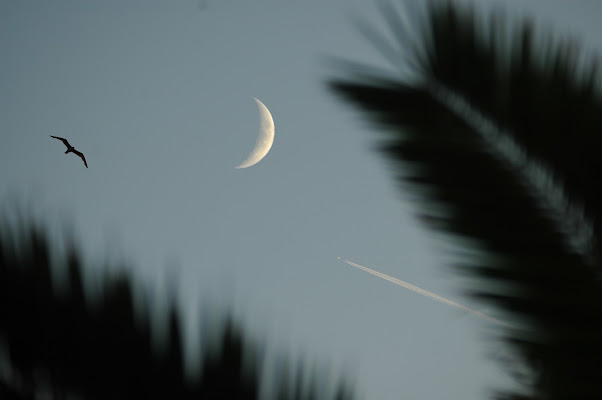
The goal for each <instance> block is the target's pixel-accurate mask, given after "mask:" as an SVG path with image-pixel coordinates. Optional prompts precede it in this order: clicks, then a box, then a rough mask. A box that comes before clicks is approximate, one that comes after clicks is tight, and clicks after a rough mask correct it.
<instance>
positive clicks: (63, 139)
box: [50, 135, 71, 148]
mask: <svg viewBox="0 0 602 400" xmlns="http://www.w3.org/2000/svg"><path fill="white" fill-rule="evenodd" d="M50 137H51V138H55V139H58V140H60V141H61V142H63V144H64V145H65V146H67V148H69V147H71V145H70V144H69V142H68V141H67V139H65V138H62V137H58V136H52V135H50Z"/></svg>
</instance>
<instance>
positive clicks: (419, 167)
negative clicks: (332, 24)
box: [329, 1, 602, 399]
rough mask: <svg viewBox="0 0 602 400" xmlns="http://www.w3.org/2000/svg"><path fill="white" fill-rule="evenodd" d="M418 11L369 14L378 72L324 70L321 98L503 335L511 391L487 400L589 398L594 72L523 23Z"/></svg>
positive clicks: (595, 250) (595, 277)
mask: <svg viewBox="0 0 602 400" xmlns="http://www.w3.org/2000/svg"><path fill="white" fill-rule="evenodd" d="M425 3H427V4H428V6H426V7H425V8H424V9H421V10H418V9H415V10H414V11H416V13H408V12H407V11H408V10H409V9H408V8H405V9H399V8H396V6H395V5H393V4H391V3H381V8H382V15H383V16H384V20H385V21H386V24H387V31H388V32H385V33H381V32H379V31H378V30H377V29H373V28H372V27H371V26H370V25H369V24H365V23H363V22H362V23H360V28H361V29H362V32H363V33H364V35H365V36H366V37H367V38H368V39H369V40H370V41H371V42H372V44H373V45H374V46H375V47H376V48H378V49H379V50H380V51H381V52H382V53H383V55H384V56H385V58H386V59H387V60H389V61H390V62H392V63H393V64H394V67H395V68H393V70H392V71H389V70H383V71H380V72H378V71H377V70H376V69H375V68H374V67H368V66H366V67H363V66H361V65H358V64H357V63H352V62H345V61H343V62H339V64H338V65H339V67H341V69H340V71H343V72H344V73H345V74H346V75H347V77H344V78H341V77H337V78H334V79H331V80H330V81H329V87H330V89H331V90H332V91H333V92H334V93H336V94H337V95H339V96H341V97H342V98H343V99H344V100H346V101H348V102H349V103H351V104H352V105H354V106H356V107H357V108H358V109H359V110H361V111H362V112H363V113H364V115H365V116H366V117H367V118H368V119H369V120H370V121H371V122H372V123H373V124H374V125H375V126H377V127H379V128H382V129H380V130H382V131H385V136H384V139H382V134H379V135H381V136H379V139H380V142H379V148H380V150H381V151H382V152H383V153H384V154H385V155H386V156H387V159H388V160H389V161H390V163H391V166H392V170H393V171H394V173H395V174H396V177H397V178H398V182H399V184H400V188H401V189H402V192H403V193H404V194H405V195H406V196H407V195H409V194H412V195H413V196H415V198H417V199H418V201H417V202H416V208H417V210H418V211H419V215H420V218H421V219H422V220H423V221H424V222H425V223H426V224H427V226H428V227H430V228H432V229H434V230H436V231H439V232H445V233H446V235H445V237H447V238H449V239H450V240H453V241H454V242H455V243H456V244H457V249H458V254H460V255H461V257H458V258H456V259H455V261H453V262H452V264H453V266H454V267H456V268H459V269H460V271H462V272H464V273H467V274H468V276H471V277H473V278H477V282H479V284H478V285H475V286H474V287H471V288H469V289H468V290H469V293H470V294H472V295H473V296H476V297H477V298H478V299H481V300H484V301H486V302H488V303H489V304H491V305H493V306H495V307H496V309H497V310H498V313H499V314H501V315H503V318H504V319H506V320H507V321H508V322H510V323H511V327H509V328H507V329H504V330H501V331H499V335H500V337H502V338H503V339H504V340H505V342H506V343H507V344H508V346H507V348H506V349H507V352H508V353H509V354H511V355H512V356H510V357H508V358H509V359H510V360H512V361H511V362H509V363H508V364H507V367H508V368H509V369H510V371H511V372H513V373H514V374H516V376H520V377H521V379H520V383H521V385H520V389H519V390H517V391H513V392H508V391H506V392H499V393H496V396H498V397H500V398H509V399H567V398H571V399H595V398H602V283H601V281H600V271H601V261H600V254H599V247H600V240H601V239H602V237H601V236H600V234H601V229H600V228H601V221H602V220H601V219H600V218H599V217H598V216H599V215H601V211H602V179H601V178H602V177H601V176H600V174H601V173H602V136H601V133H602V100H601V99H602V96H601V92H600V82H599V76H598V63H597V61H596V59H594V58H593V56H591V55H590V56H586V55H585V53H584V52H583V51H582V50H580V48H579V46H578V44H577V42H576V41H575V40H573V39H570V38H566V37H562V36H557V35H554V34H553V33H552V32H549V31H546V30H545V29H541V28H540V27H538V26H536V25H535V24H534V23H533V22H532V21H531V20H529V19H527V18H525V19H519V18H518V17H517V18H515V19H513V20H510V19H508V15H507V14H505V13H503V12H501V10H500V9H497V10H494V11H492V12H491V14H490V15H487V14H486V13H483V12H481V11H479V10H477V9H476V8H475V7H474V6H470V5H467V4H466V3H459V2H451V1H437V2H434V1H433V2H425ZM575 7H577V4H575ZM421 12H422V13H421ZM412 22H414V23H416V26H415V27H412V26H411V24H412ZM388 37H391V38H393V39H392V40H390V39H387V38H388ZM454 238H455V239H454ZM456 239H461V240H456ZM458 260H459V261H458Z"/></svg>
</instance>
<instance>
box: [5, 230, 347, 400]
mask: <svg viewBox="0 0 602 400" xmlns="http://www.w3.org/2000/svg"><path fill="white" fill-rule="evenodd" d="M17 225H18V226H14V225H11V224H8V223H5V224H4V226H2V229H0V232H1V233H0V398H1V399H2V400H5V399H34V398H49V399H63V398H72V397H73V396H75V397H73V398H83V399H154V398H161V399H188V398H190V399H192V398H194V399H201V398H202V399H257V398H259V391H260V387H261V382H262V371H263V370H262V368H263V366H262V358H261V354H260V349H261V348H262V347H261V346H260V345H259V344H258V343H253V342H252V341H251V340H250V339H248V337H247V335H246V334H245V332H244V331H243V330H242V329H241V328H240V327H239V324H238V323H236V321H234V318H232V317H228V316H227V315H224V318H223V319H222V320H221V321H220V322H218V323H216V324H215V325H218V326H212V327H210V329H211V330H212V331H213V332H215V334H214V335H213V336H216V337H217V339H216V340H213V341H211V340H208V341H207V342H206V343H203V344H202V346H201V348H204V349H205V351H204V352H203V354H201V355H200V357H201V360H202V368H201V371H200V373H198V375H197V376H193V377H190V376H189V374H188V375H187V373H186V371H185V370H184V366H183V358H184V354H183V352H184V351H185V350H184V348H183V345H182V341H181V332H180V327H181V326H182V324H183V321H182V320H181V317H180V314H179V313H178V311H177V310H176V308H175V307H173V306H171V308H170V310H169V315H168V316H167V318H166V319H165V321H168V325H169V326H168V329H167V334H166V335H165V336H166V337H165V340H164V341H163V343H160V345H157V343H153V336H152V333H151V319H150V316H149V315H148V311H144V309H140V308H139V307H138V308H137V307H135V305H134V301H133V300H134V299H133V293H132V282H131V280H130V279H129V278H128V277H126V276H125V275H121V276H117V277H113V278H112V279H106V281H105V282H103V283H101V286H102V291H101V292H102V293H101V294H100V296H97V297H98V298H97V299H93V300H91V296H90V295H89V293H85V290H84V285H83V282H82V257H81V255H80V254H78V252H77V250H76V247H75V246H74V245H70V246H68V248H67V251H66V257H64V261H63V262H59V263H58V265H53V266H51V264H52V262H51V259H52V257H53V256H56V254H57V252H56V251H53V249H52V247H51V241H50V240H49V238H48V235H47V234H46V233H45V232H44V230H43V229H41V228H39V227H37V226H35V225H34V224H33V223H27V222H21V223H19V224H17ZM63 264H64V265H63ZM52 268H58V269H61V268H65V269H66V270H67V271H68V282H67V285H66V286H67V288H66V289H65V290H60V289H59V288H57V286H60V285H56V282H55V283H53V277H52V276H51V275H52ZM199 340H201V339H199ZM302 364H303V363H302V362H299V366H298V368H297V369H295V368H293V367H292V366H291V365H290V363H287V362H284V363H283V365H282V366H281V368H280V369H279V370H278V371H277V372H276V373H275V376H273V377H272V383H271V384H270V387H268V388H267V389H268V390H269V391H271V392H272V393H276V397H277V398H278V399H282V400H289V399H290V400H302V399H303V400H310V399H337V400H343V399H351V398H352V397H353V396H352V393H351V390H350V388H349V386H348V385H347V384H346V383H344V382H343V381H342V380H341V381H340V382H339V383H337V384H336V385H335V387H331V386H329V384H330V383H332V382H328V381H327V380H326V379H319V378H317V377H313V378H310V377H308V376H306V373H304V372H302V366H303V365H302Z"/></svg>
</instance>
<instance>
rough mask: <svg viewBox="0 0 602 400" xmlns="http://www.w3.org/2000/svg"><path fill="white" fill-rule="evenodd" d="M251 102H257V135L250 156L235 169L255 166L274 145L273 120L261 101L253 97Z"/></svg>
mask: <svg viewBox="0 0 602 400" xmlns="http://www.w3.org/2000/svg"><path fill="white" fill-rule="evenodd" d="M253 100H255V101H256V102H257V107H258V108H259V135H258V136H257V141H256V142H255V147H254V148H253V150H252V151H251V154H249V156H248V157H247V158H246V159H245V160H244V161H243V162H241V163H240V165H238V166H237V167H236V168H247V167H250V166H251V165H255V164H257V163H258V162H259V161H261V159H262V158H263V157H265V155H266V154H268V152H269V151H270V149H271V148H272V143H274V120H273V119H272V114H270V111H269V110H268V108H267V107H266V106H265V105H264V104H263V103H262V102H261V101H259V100H257V99H256V98H255V97H253Z"/></svg>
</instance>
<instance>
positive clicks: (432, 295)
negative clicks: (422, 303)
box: [337, 257, 509, 326]
mask: <svg viewBox="0 0 602 400" xmlns="http://www.w3.org/2000/svg"><path fill="white" fill-rule="evenodd" d="M337 259H338V260H341V261H343V262H344V263H346V264H349V265H351V266H352V267H355V268H359V269H361V270H363V271H366V272H368V273H370V274H372V275H376V276H378V277H379V278H382V279H385V280H387V281H389V282H392V283H394V284H396V285H399V286H401V287H404V288H406V289H410V290H411V291H413V292H416V293H418V294H421V295H423V296H426V297H430V298H431V299H433V300H437V301H439V302H441V303H443V304H447V305H448V306H452V307H456V308H459V309H460V310H464V311H467V312H469V313H471V314H474V315H476V316H477V317H480V318H483V319H486V320H488V321H490V322H495V323H496V324H500V325H506V326H508V325H509V324H508V323H506V322H504V321H501V320H499V319H497V318H493V317H490V316H489V315H487V314H483V313H482V312H480V311H477V310H474V309H472V308H470V307H466V306H464V305H462V304H459V303H456V302H455V301H451V300H449V299H446V298H445V297H441V296H438V295H436V294H435V293H432V292H429V291H428V290H424V289H422V288H419V287H418V286H414V285H411V284H409V283H407V282H404V281H402V280H400V279H397V278H393V277H392V276H389V275H387V274H383V273H382V272H378V271H375V270H373V269H370V268H368V267H364V266H363V265H359V264H356V263H354V262H352V261H349V260H345V259H341V257H337Z"/></svg>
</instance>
